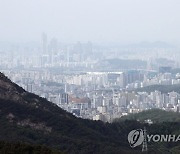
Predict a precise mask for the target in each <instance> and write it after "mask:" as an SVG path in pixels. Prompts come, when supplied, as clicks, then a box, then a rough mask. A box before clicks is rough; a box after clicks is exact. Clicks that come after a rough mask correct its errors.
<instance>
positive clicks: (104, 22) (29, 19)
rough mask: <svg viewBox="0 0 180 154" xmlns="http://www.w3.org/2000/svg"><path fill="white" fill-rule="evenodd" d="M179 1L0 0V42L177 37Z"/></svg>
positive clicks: (128, 40) (176, 39) (179, 36)
mask: <svg viewBox="0 0 180 154" xmlns="http://www.w3.org/2000/svg"><path fill="white" fill-rule="evenodd" d="M179 8H180V1H179V0H15V1H12V0H0V23H1V24H0V41H3V42H5V41H11V42H13V41H20V42H21V41H38V40H39V39H40V35H41V33H42V32H46V33H47V34H48V35H49V36H50V37H57V38H58V39H59V40H60V41H65V42H75V41H88V40H89V41H94V42H98V43H102V42H116V43H132V42H141V41H152V42H153V41H166V42H170V43H178V42H179V40H180V30H179V27H180V11H179Z"/></svg>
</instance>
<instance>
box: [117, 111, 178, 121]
mask: <svg viewBox="0 0 180 154" xmlns="http://www.w3.org/2000/svg"><path fill="white" fill-rule="evenodd" d="M147 119H151V120H152V122H154V123H161V122H180V113H177V112H172V111H164V110H161V109H151V110H146V111H142V112H140V113H132V114H129V115H127V116H123V117H121V118H119V119H116V120H115V121H124V120H137V121H140V122H144V121H145V120H147Z"/></svg>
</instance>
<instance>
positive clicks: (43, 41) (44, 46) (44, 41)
mask: <svg viewBox="0 0 180 154" xmlns="http://www.w3.org/2000/svg"><path fill="white" fill-rule="evenodd" d="M47 43H48V42H47V35H46V33H42V38H41V45H42V46H41V48H42V52H43V54H47V46H48V45H47Z"/></svg>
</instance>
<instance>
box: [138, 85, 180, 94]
mask: <svg viewBox="0 0 180 154" xmlns="http://www.w3.org/2000/svg"><path fill="white" fill-rule="evenodd" d="M156 90H157V91H160V92H162V93H169V92H172V91H174V92H177V93H179V94H180V85H179V84H177V85H152V86H147V87H143V88H138V89H136V90H135V91H136V92H148V93H150V92H154V91H156Z"/></svg>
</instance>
